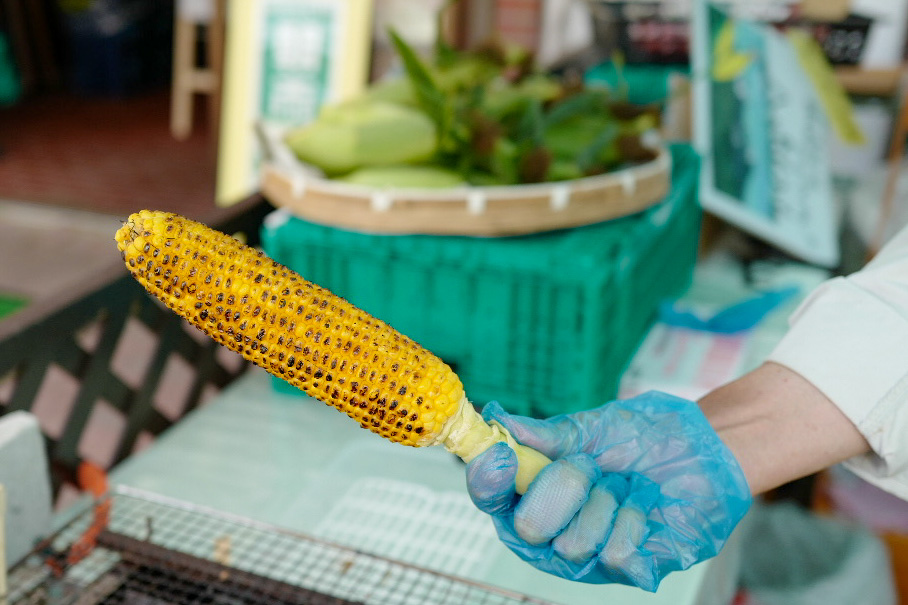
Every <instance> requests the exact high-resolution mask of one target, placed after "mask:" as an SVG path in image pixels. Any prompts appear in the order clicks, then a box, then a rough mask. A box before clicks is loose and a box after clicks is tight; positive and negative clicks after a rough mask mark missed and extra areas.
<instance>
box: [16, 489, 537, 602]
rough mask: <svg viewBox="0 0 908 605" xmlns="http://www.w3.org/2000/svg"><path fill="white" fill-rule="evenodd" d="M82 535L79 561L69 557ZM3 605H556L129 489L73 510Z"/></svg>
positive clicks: (25, 566) (20, 570) (19, 572)
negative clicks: (152, 582)
mask: <svg viewBox="0 0 908 605" xmlns="http://www.w3.org/2000/svg"><path fill="white" fill-rule="evenodd" d="M101 506H103V507H105V508H103V510H104V511H105V514H103V515H99V514H98V511H99V510H102V509H101ZM102 518H103V519H104V520H105V521H106V523H105V525H104V527H103V528H100V527H98V523H99V519H102ZM92 529H94V530H95V535H94V537H93V538H92V539H91V542H92V548H91V549H89V551H88V553H87V555H86V556H84V557H82V558H79V557H78V556H76V555H74V549H73V548H72V547H73V545H74V544H77V543H82V544H84V543H85V540H86V538H85V537H86V536H89V535H91V533H92V532H91V530H92ZM97 530H100V531H97ZM143 574H144V576H143ZM140 576H142V577H140ZM168 576H173V577H174V578H177V579H175V580H172V579H168ZM143 577H144V579H143ZM148 577H157V578H159V580H160V582H161V585H158V586H149V585H148V580H147V578H148ZM143 582H144V584H143ZM165 582H171V584H172V585H171V586H164V583H165ZM177 584H179V586H178V585H177ZM143 586H145V588H144V589H143V588H142V587H143ZM118 591H119V594H121V595H122V594H129V595H130V599H129V600H125V601H124V600H122V599H120V600H117V599H118V598H119V597H117V594H118ZM137 595H139V596H137ZM7 596H8V603H9V604H10V605H20V604H32V603H35V604H36V603H54V604H59V605H64V604H66V605H70V604H72V605H93V604H105V605H106V604H116V603H123V602H130V603H139V604H141V605H171V604H179V605H192V604H195V603H206V604H209V605H245V604H246V603H262V604H272V605H286V604H293V605H373V604H381V605H416V604H418V603H433V604H437V605H516V604H521V605H555V604H554V603H552V602H550V601H545V600H541V599H537V598H534V597H530V596H527V595H522V594H518V593H515V592H512V591H508V590H505V589H502V588H499V587H496V586H492V585H488V584H483V583H480V582H476V581H473V580H470V579H466V578H461V577H456V576H453V575H448V574H444V573H441V572H438V571H434V570H430V569H426V568H422V567H419V566H416V565H412V564H410V563H406V562H402V561H396V560H393V559H389V558H386V557H382V556H378V555H374V554H371V553H368V552H364V551H361V550H357V549H354V548H350V547H348V546H344V545H342V544H337V543H334V542H331V541H328V540H324V539H321V538H316V537H313V536H309V535H306V534H303V533H301V532H297V531H293V530H288V529H286V528H281V527H276V526H274V525H271V524H268V523H263V522H259V521H255V520H252V519H248V518H245V517H241V516H238V515H232V514H230V513H226V512H223V511H219V510H215V509H211V508H208V507H204V506H200V505H196V504H192V503H187V502H183V501H180V500H176V499H173V498H169V497H166V496H162V495H159V494H153V493H149V492H146V491H144V490H140V489H136V488H132V487H128V486H117V487H115V488H114V489H113V490H112V492H111V493H110V494H109V496H107V498H106V500H105V501H103V502H91V501H88V500H85V501H83V502H81V503H80V504H79V511H78V513H76V514H75V515H74V516H73V517H72V518H71V520H69V521H68V522H67V523H65V524H64V525H63V526H62V527H61V528H60V529H59V530H58V531H57V532H55V533H54V534H53V535H51V536H49V537H48V538H47V539H46V540H44V541H43V542H42V543H40V544H38V545H37V546H36V547H35V549H34V550H33V552H32V554H31V555H29V556H28V557H26V558H25V559H24V560H23V561H21V562H20V563H19V564H17V565H16V566H15V567H13V568H12V569H11V570H10V576H9V592H8V595H7Z"/></svg>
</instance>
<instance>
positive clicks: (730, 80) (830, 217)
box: [691, 0, 840, 267]
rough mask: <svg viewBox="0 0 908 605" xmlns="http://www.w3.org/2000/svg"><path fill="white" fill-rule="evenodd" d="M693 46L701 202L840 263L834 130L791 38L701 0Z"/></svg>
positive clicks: (810, 255) (795, 250)
mask: <svg viewBox="0 0 908 605" xmlns="http://www.w3.org/2000/svg"><path fill="white" fill-rule="evenodd" d="M691 50H692V56H691V64H692V72H693V73H692V75H693V79H694V112H695V113H694V138H695V144H696V147H697V150H698V151H699V153H700V154H701V157H702V162H703V164H702V169H701V181H700V199H701V203H702V205H703V208H704V209H705V210H706V211H708V212H710V213H712V214H715V215H716V216H718V217H720V218H722V219H724V220H726V221H728V222H729V223H731V224H733V225H735V226H737V227H738V228H740V229H742V230H744V231H746V232H747V233H750V234H752V235H754V236H755V237H757V238H760V239H762V240H764V241H766V242H768V243H770V244H772V245H774V246H776V247H778V248H779V249H781V250H783V251H784V252H786V253H788V254H790V255H792V256H794V257H796V258H798V259H799V260H803V261H806V262H809V263H814V264H816V265H820V266H823V267H833V266H835V265H837V264H838V262H839V257H840V252H839V244H838V213H837V210H836V204H835V201H834V194H833V190H832V177H831V172H830V168H829V159H828V149H829V144H828V143H829V137H830V136H831V129H830V125H829V121H828V118H827V113H826V112H825V110H824V108H823V106H822V103H821V100H820V98H819V97H818V95H817V94H816V92H815V90H814V88H813V87H812V85H811V80H810V77H809V76H808V74H807V73H806V72H805V71H804V69H803V68H802V66H801V62H800V59H799V56H798V54H797V53H796V51H795V49H794V47H793V46H792V44H791V42H790V41H789V39H788V37H787V36H786V35H785V34H783V33H780V32H778V31H776V30H775V29H774V28H772V27H770V26H767V25H764V24H761V23H757V22H752V21H747V20H744V19H735V18H731V17H729V16H728V15H727V14H726V13H725V12H723V11H722V10H721V9H719V8H718V7H716V6H715V5H714V4H713V3H711V2H707V1H706V0H699V1H698V2H696V4H695V9H694V14H693V36H692V44H691Z"/></svg>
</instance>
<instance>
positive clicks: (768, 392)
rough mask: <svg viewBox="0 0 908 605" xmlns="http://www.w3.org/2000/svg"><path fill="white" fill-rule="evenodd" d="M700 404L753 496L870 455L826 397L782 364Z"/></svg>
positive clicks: (864, 442)
mask: <svg viewBox="0 0 908 605" xmlns="http://www.w3.org/2000/svg"><path fill="white" fill-rule="evenodd" d="M699 404H700V408H701V409H702V410H703V413H704V415H705V416H706V417H707V418H708V419H709V422H710V424H711V425H712V427H713V428H714V429H715V430H716V432H717V433H718V435H719V437H720V438H721V439H722V441H723V442H724V443H725V445H727V446H728V448H729V449H730V450H731V451H732V452H733V453H734V456H735V458H736V459H737V461H738V463H739V464H740V465H741V469H742V470H743V472H744V475H745V477H747V483H748V485H749V486H750V489H751V492H752V493H753V494H759V493H762V492H765V491H767V490H770V489H772V488H775V487H778V486H780V485H782V484H784V483H787V482H789V481H793V480H795V479H799V478H801V477H805V476H807V475H809V474H811V473H815V472H817V471H820V470H822V469H824V468H827V467H829V466H832V465H833V464H836V463H839V462H841V461H843V460H846V459H848V458H851V457H853V456H857V455H860V454H864V453H867V452H868V451H870V446H869V445H868V443H867V440H866V439H865V438H864V436H863V435H862V434H861V433H860V431H858V429H857V427H856V426H855V425H854V424H853V423H852V422H851V421H850V420H849V419H848V417H847V416H845V414H844V413H842V411H841V410H840V409H839V408H838V407H837V406H836V405H835V404H834V403H833V402H832V401H831V400H830V399H829V398H828V397H827V396H826V395H824V394H823V393H822V392H821V391H820V390H819V389H817V387H815V386H814V385H813V384H812V383H811V382H809V381H808V380H807V379H805V378H804V377H802V376H801V375H800V374H798V373H796V372H794V371H793V370H791V369H789V368H787V367H785V366H782V365H779V364H777V363H772V362H768V363H765V364H763V365H762V366H760V367H759V368H757V369H756V370H754V371H753V372H750V373H748V374H746V375H745V376H743V377H741V378H739V379H738V380H735V381H733V382H731V383H729V384H727V385H725V386H723V387H720V388H718V389H716V390H714V391H712V392H711V393H709V394H707V395H706V396H705V397H703V398H702V399H701V400H700V401H699Z"/></svg>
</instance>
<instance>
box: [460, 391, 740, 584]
mask: <svg viewBox="0 0 908 605" xmlns="http://www.w3.org/2000/svg"><path fill="white" fill-rule="evenodd" d="M483 417H484V418H485V419H486V420H487V421H490V422H492V421H494V422H498V423H499V424H501V425H502V426H503V427H505V428H506V429H507V430H508V431H510V433H511V435H512V436H513V437H514V438H515V439H516V440H517V441H518V442H520V443H522V444H524V445H528V446H530V447H532V448H535V449H537V450H538V451H540V452H542V453H543V454H545V455H546V456H548V457H549V458H551V459H552V461H553V462H552V464H550V465H548V466H546V467H545V468H544V469H543V470H542V471H541V472H540V473H539V475H538V476H537V477H536V479H535V480H534V481H533V482H532V483H531V484H530V486H529V489H528V490H527V492H526V494H524V495H523V496H522V497H521V496H518V495H517V493H516V492H515V491H514V477H515V475H516V471H517V461H516V456H515V455H514V453H513V451H512V450H511V448H509V447H507V446H506V445H505V444H503V443H499V444H496V445H495V446H493V447H491V448H489V449H488V450H487V451H485V452H484V453H483V454H482V455H480V456H478V457H477V458H476V459H474V460H473V461H472V462H471V463H470V464H469V466H468V467H467V487H468V489H469V492H470V497H471V498H472V499H473V502H474V503H475V504H476V506H477V507H478V508H479V509H480V510H482V511H484V512H486V513H488V514H490V515H492V517H493V520H494V523H495V528H496V529H497V531H498V536H499V537H500V538H501V540H502V542H504V543H505V544H506V545H507V546H508V548H510V549H511V550H512V551H514V552H515V553H516V554H517V555H518V556H520V557H521V558H522V559H524V560H525V561H528V562H529V563H530V564H532V565H533V566H534V567H537V568H538V569H541V570H543V571H546V572H548V573H551V574H554V575H556V576H560V577H562V578H567V579H570V580H577V581H581V582H590V583H612V582H615V583H620V584H629V585H632V586H638V587H640V588H643V589H645V590H648V591H655V590H656V588H658V586H659V583H660V582H661V580H662V578H664V577H665V576H666V575H667V574H668V573H670V572H672V571H676V570H679V569H687V568H688V567H690V566H691V565H693V564H694V563H697V562H699V561H702V560H704V559H708V558H709V557H712V556H715V555H716V554H717V553H718V552H719V550H720V549H721V548H722V546H723V544H725V541H726V540H727V539H728V536H729V535H730V534H731V532H732V530H733V529H734V528H735V526H736V525H737V524H738V522H739V521H740V520H741V518H742V517H743V516H744V514H745V513H746V512H747V509H748V508H749V506H750V503H751V496H750V490H749V489H748V486H747V481H746V479H745V478H744V474H743V473H742V471H741V468H740V467H739V466H738V462H737V461H736V460H735V458H734V456H733V455H732V453H731V451H730V450H729V449H728V448H727V447H726V446H725V445H724V444H723V443H722V442H721V441H720V439H719V437H718V435H716V433H715V431H714V430H713V429H712V427H711V426H710V425H709V422H707V420H706V418H705V417H704V416H703V414H702V412H701V411H700V408H699V406H697V404H696V403H693V402H691V401H686V400H684V399H679V398H677V397H673V396H671V395H666V394H664V393H658V392H650V393H646V394H644V395H641V396H639V397H635V398H633V399H628V400H623V401H613V402H611V403H608V404H605V405H603V406H602V407H599V408H596V409H594V410H589V411H584V412H579V413H575V414H568V415H561V416H555V417H553V418H549V419H547V420H535V419H531V418H524V417H520V416H511V415H509V414H507V413H506V412H505V411H504V410H503V409H502V408H501V406H500V405H499V404H498V403H496V402H492V403H489V404H488V405H487V406H485V409H483Z"/></svg>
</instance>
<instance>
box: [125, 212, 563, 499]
mask: <svg viewBox="0 0 908 605" xmlns="http://www.w3.org/2000/svg"><path fill="white" fill-rule="evenodd" d="M116 241H117V247H118V248H119V250H120V252H121V253H122V255H123V259H124V261H125V263H126V266H127V268H128V269H129V271H130V272H131V273H132V275H133V276H134V277H135V278H136V279H137V280H138V281H139V283H141V284H142V286H144V287H145V289H146V290H148V291H149V292H150V293H151V294H153V295H155V296H156V297H158V298H159V299H160V300H161V301H162V302H164V304H166V305H167V306H168V307H170V308H171V309H172V310H173V311H174V312H176V313H177V314H179V315H180V316H181V317H183V318H185V319H187V320H188V321H189V322H190V323H192V324H193V325H195V326H196V327H197V328H199V329H201V330H202V331H203V332H205V333H206V334H208V335H209V336H210V337H211V338H213V339H214V340H216V341H217V342H219V343H221V344H223V345H225V346H227V347H228V348H230V349H232V350H234V351H236V352H238V353H240V354H241V355H242V356H243V357H245V358H246V359H248V360H250V361H251V362H253V363H255V364H256V365H258V366H260V367H262V368H264V369H265V370H267V371H268V372H270V373H271V374H274V375H275V376H278V377H280V378H283V379H284V380H286V381H287V382H289V383H290V384H293V385H295V386H297V387H299V388H300V389H302V390H303V391H304V392H306V393H307V394H309V395H310V396H312V397H314V398H316V399H319V400H321V401H323V402H325V403H328V404H330V405H332V406H334V407H336V408H337V409H339V410H341V411H343V412H345V413H346V414H347V415H349V416H350V417H351V418H353V419H354V420H356V421H357V422H359V423H360V425H362V426H363V427H365V428H368V429H370V430H372V431H374V432H376V433H378V434H380V435H382V436H384V437H386V438H388V439H390V440H391V441H395V442H399V443H402V444H404V445H411V446H423V445H434V444H441V443H443V444H444V445H445V447H447V448H448V449H449V450H450V451H452V452H454V453H456V454H458V455H460V456H461V457H462V458H464V459H465V460H470V459H472V458H473V457H475V456H477V455H478V454H479V453H481V452H482V451H484V450H485V449H486V448H487V447H489V446H490V445H492V444H493V443H495V442H497V441H503V440H508V441H509V443H511V445H512V447H515V449H517V450H518V453H519V455H520V456H521V472H522V473H524V468H526V473H524V474H526V475H527V477H528V478H530V479H531V477H530V474H531V475H532V476H535V472H538V470H539V469H540V468H541V465H544V464H545V463H547V462H548V460H547V459H545V458H544V457H541V458H538V459H535V458H534V461H533V463H532V464H529V463H527V464H525V463H524V460H523V459H524V458H528V459H530V458H533V455H534V454H536V455H537V456H541V455H538V454H537V453H536V452H533V450H528V448H522V447H521V446H517V445H516V444H515V443H514V442H513V440H511V439H510V436H509V435H507V434H506V433H505V432H503V431H502V430H501V429H500V428H499V427H494V426H489V425H488V424H486V423H485V422H484V421H483V420H482V418H481V417H480V416H479V415H478V414H477V413H476V411H475V410H474V408H473V406H472V405H471V404H470V403H469V401H468V400H467V398H466V396H465V394H464V390H463V386H462V384H461V382H460V379H459V378H458V377H457V375H456V374H454V372H453V371H451V368H450V367H448V366H447V365H446V364H445V363H444V362H443V361H442V360H440V359H439V358H438V357H436V356H435V355H433V354H432V353H430V352H429V351H427V350H425V349H424V348H422V347H421V346H420V345H418V344H417V343H416V342H414V341H412V340H410V339H409V338H407V337H406V336H403V335H402V334H400V333H398V332H397V331H396V330H394V329H393V328H392V327H390V326H389V325H388V324H386V323H384V322H382V321H380V320H378V319H376V318H374V317H371V316H370V315H368V314H367V313H365V312H364V311H361V310H360V309H358V308H356V307H355V306H353V305H352V304H350V303H349V302H347V301H346V300H344V299H342V298H340V297H338V296H335V295H334V294H332V293H331V292H329V291H328V290H326V289H324V288H321V287H319V286H317V285H315V284H313V283H311V282H308V281H306V280H305V279H304V278H302V277H301V276H300V275H298V274H297V273H295V272H293V271H291V270H290V269H288V268H287V267H284V266H283V265H280V264H278V263H276V262H275V261H273V260H271V259H270V258H268V257H267V256H266V255H265V254H264V253H262V252H259V251H256V250H255V249H253V248H250V247H248V246H245V245H243V244H242V243H240V242H239V241H237V240H236V239H234V238H233V237H230V236H229V235H226V234H224V233H220V232H219V231H216V230H214V229H211V228H209V227H206V226H205V225H202V224H200V223H197V222H194V221H191V220H189V219H186V218H183V217H181V216H178V215H175V214H170V213H165V212H157V211H149V210H143V211H141V212H137V213H135V214H133V215H131V216H130V217H129V219H128V220H127V221H126V222H125V223H124V224H123V226H122V227H121V228H120V229H119V230H118V231H117V233H116ZM521 449H526V450H527V452H520V450H521ZM534 469H535V470H534ZM525 483H527V484H528V483H529V481H528V480H527V481H525ZM524 487H525V486H524Z"/></svg>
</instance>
